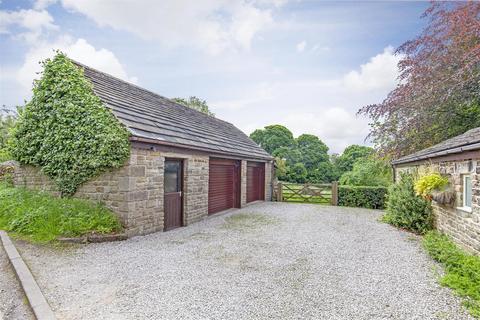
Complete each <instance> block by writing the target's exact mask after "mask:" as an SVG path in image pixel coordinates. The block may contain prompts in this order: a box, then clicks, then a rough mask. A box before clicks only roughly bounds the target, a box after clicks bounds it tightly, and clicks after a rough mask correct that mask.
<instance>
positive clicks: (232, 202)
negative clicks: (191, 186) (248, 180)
mask: <svg viewBox="0 0 480 320" xmlns="http://www.w3.org/2000/svg"><path fill="white" fill-rule="evenodd" d="M209 170H210V173H209V179H208V214H213V213H216V212H220V211H223V210H227V209H230V208H239V207H240V162H239V161H236V160H228V159H212V158H211V159H210V169H209Z"/></svg>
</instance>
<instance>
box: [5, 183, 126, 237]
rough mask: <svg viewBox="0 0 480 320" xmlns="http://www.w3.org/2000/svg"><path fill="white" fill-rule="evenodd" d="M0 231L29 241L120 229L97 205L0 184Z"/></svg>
mask: <svg viewBox="0 0 480 320" xmlns="http://www.w3.org/2000/svg"><path fill="white" fill-rule="evenodd" d="M0 229H3V230H6V231H9V232H12V233H13V234H14V235H17V236H20V237H21V238H26V239H27V240H30V241H32V242H37V243H46V242H50V241H54V240H55V239H57V238H58V237H77V236H81V235H84V234H88V233H104V234H105V233H113V232H119V231H121V230H122V226H121V224H120V222H119V221H118V219H117V217H116V216H115V215H114V214H113V213H112V212H111V211H110V210H108V209H107V208H105V207H104V206H102V205H100V204H94V203H91V202H89V201H86V200H80V199H71V198H55V197H53V196H51V195H49V194H47V193H43V192H38V191H29V190H26V189H22V188H13V187H11V186H8V185H5V184H0Z"/></svg>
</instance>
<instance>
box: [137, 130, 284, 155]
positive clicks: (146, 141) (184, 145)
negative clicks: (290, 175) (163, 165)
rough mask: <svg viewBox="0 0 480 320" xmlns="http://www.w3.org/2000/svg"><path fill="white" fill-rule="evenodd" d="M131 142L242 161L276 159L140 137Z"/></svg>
mask: <svg viewBox="0 0 480 320" xmlns="http://www.w3.org/2000/svg"><path fill="white" fill-rule="evenodd" d="M130 141H135V142H145V143H151V144H156V145H161V146H168V147H176V148H181V149H187V150H195V151H203V152H208V153H211V154H214V155H225V156H235V157H239V158H242V159H258V160H264V161H271V160H273V159H274V158H273V157H272V156H254V155H246V154H242V153H235V152H226V151H219V150H215V149H210V148H204V147H198V146H192V145H186V144H179V143H172V142H168V141H160V140H157V139H151V138H145V137H138V136H131V137H130Z"/></svg>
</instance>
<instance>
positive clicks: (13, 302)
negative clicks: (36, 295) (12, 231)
mask: <svg viewBox="0 0 480 320" xmlns="http://www.w3.org/2000/svg"><path fill="white" fill-rule="evenodd" d="M2 316H3V318H2ZM2 319H3V320H10V319H11V320H23V319H34V317H33V313H32V311H31V310H30V307H29V306H28V302H27V300H26V299H25V294H24V293H23V290H22V288H21V287H20V283H19V282H18V280H17V278H16V277H15V273H14V271H13V268H12V266H11V265H10V262H9V261H8V257H7V254H6V253H5V250H4V249H3V246H2V244H1V242H0V320H2Z"/></svg>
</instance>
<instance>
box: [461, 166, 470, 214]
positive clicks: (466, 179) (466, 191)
mask: <svg viewBox="0 0 480 320" xmlns="http://www.w3.org/2000/svg"><path fill="white" fill-rule="evenodd" d="M462 178H463V179H462V180H463V193H462V202H463V203H462V205H463V208H462V209H465V210H466V211H471V210H472V176H471V175H469V174H465V175H463V176H462Z"/></svg>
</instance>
